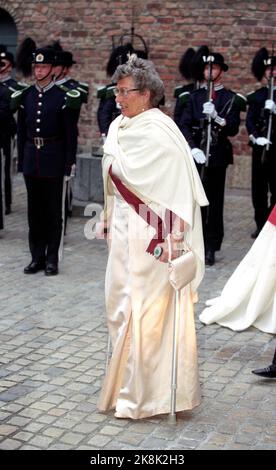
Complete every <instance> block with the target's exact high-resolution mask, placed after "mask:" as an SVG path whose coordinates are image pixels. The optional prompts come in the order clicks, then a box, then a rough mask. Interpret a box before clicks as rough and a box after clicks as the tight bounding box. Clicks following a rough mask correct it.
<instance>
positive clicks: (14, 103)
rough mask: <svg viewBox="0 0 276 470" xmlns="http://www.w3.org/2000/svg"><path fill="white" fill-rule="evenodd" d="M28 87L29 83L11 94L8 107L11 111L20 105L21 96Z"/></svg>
mask: <svg viewBox="0 0 276 470" xmlns="http://www.w3.org/2000/svg"><path fill="white" fill-rule="evenodd" d="M30 87H31V85H26V86H25V88H22V89H21V90H16V91H14V92H13V93H12V94H11V102H10V108H11V110H12V111H13V112H15V111H17V110H18V108H19V107H20V106H21V103H22V98H23V96H24V95H25V93H26V91H27V90H28V89H29V88H30Z"/></svg>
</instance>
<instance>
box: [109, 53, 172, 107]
mask: <svg viewBox="0 0 276 470" xmlns="http://www.w3.org/2000/svg"><path fill="white" fill-rule="evenodd" d="M125 77H132V78H133V80H134V84H135V85H134V86H135V88H139V90H141V91H144V90H149V91H150V102H151V105H152V106H153V107H156V106H158V104H159V103H160V100H161V99H162V98H163V96H164V93H165V88H164V84H163V82H162V80H161V78H160V77H159V75H158V73H157V72H156V70H155V67H154V65H153V62H151V61H150V60H146V59H140V58H138V57H137V55H136V54H131V56H130V58H129V60H128V61H127V62H126V63H125V64H122V65H119V66H118V67H117V69H116V71H115V73H114V75H113V77H112V81H113V82H114V83H117V82H118V81H119V80H122V78H125Z"/></svg>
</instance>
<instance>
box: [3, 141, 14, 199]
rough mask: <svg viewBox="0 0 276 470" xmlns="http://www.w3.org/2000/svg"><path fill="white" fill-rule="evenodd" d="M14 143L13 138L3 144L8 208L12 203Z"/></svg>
mask: <svg viewBox="0 0 276 470" xmlns="http://www.w3.org/2000/svg"><path fill="white" fill-rule="evenodd" d="M12 145H13V140H12V139H11V138H7V139H5V142H4V144H3V158H4V162H5V164H4V170H5V176H4V180H5V205H6V208H8V207H9V206H10V205H11V203H12Z"/></svg>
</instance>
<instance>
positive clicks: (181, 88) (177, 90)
mask: <svg viewBox="0 0 276 470" xmlns="http://www.w3.org/2000/svg"><path fill="white" fill-rule="evenodd" d="M183 91H184V85H178V86H176V87H175V89H174V93H173V97H174V98H178V97H179V95H181V93H182V92H183Z"/></svg>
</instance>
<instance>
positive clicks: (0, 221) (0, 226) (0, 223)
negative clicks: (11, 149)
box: [0, 148, 4, 230]
mask: <svg viewBox="0 0 276 470" xmlns="http://www.w3.org/2000/svg"><path fill="white" fill-rule="evenodd" d="M2 167H3V161H2V150H1V148H0V230H2V229H3V228H4V211H3V194H2V187H3V184H2V183H3V173H2Z"/></svg>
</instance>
